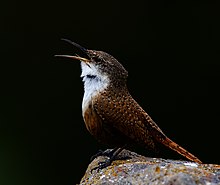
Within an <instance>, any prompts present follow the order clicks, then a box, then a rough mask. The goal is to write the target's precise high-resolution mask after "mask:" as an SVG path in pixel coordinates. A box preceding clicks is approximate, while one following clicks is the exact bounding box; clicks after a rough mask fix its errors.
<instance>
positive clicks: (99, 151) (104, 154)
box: [90, 149, 115, 161]
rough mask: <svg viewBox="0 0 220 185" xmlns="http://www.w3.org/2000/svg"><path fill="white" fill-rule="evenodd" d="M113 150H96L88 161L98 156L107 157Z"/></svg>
mask: <svg viewBox="0 0 220 185" xmlns="http://www.w3.org/2000/svg"><path fill="white" fill-rule="evenodd" d="M114 152H115V150H114V149H112V150H105V151H103V150H98V152H97V153H96V154H95V155H93V156H92V157H91V158H90V161H93V160H94V159H95V158H96V157H99V156H107V157H109V158H111V156H112V155H113V154H114Z"/></svg>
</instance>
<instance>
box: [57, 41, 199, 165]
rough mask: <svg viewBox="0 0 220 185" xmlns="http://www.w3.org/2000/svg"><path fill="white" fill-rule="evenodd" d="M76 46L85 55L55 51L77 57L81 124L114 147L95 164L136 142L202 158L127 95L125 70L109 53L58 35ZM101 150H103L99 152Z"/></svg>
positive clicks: (140, 144) (101, 140)
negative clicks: (88, 47)
mask: <svg viewBox="0 0 220 185" xmlns="http://www.w3.org/2000/svg"><path fill="white" fill-rule="evenodd" d="M62 40H64V41H66V42H68V43H70V44H72V45H73V46H74V47H76V48H77V49H79V50H80V51H81V52H82V53H83V55H85V57H81V56H79V55H78V54H76V55H56V56H57V57H65V58H70V59H74V60H78V61H80V63H81V78H82V81H83V84H84V95H83V100H82V116H83V120H84V122H85V126H86V128H87V130H88V131H89V132H90V134H91V135H92V136H93V137H95V138H96V139H97V140H98V142H100V143H103V144H105V145H107V146H112V147H113V148H114V149H113V150H112V151H111V152H109V153H106V154H107V155H108V156H109V158H108V160H106V161H105V162H102V163H100V164H99V166H98V168H100V169H101V168H105V167H107V166H108V165H110V164H111V162H112V161H114V160H115V158H116V157H117V156H118V154H119V153H121V151H122V150H123V149H124V148H126V147H127V146H132V145H138V146H141V147H143V148H144V149H146V150H147V151H150V152H152V153H153V154H154V153H155V154H156V153H157V152H158V151H159V152H161V153H163V149H166V150H171V151H172V152H174V153H175V154H178V155H180V156H182V157H183V158H185V159H188V160H190V161H192V162H195V163H199V164H201V163H202V162H201V161H200V160H199V159H198V158H197V157H196V156H195V155H193V154H192V153H190V152H189V151H187V150H186V149H185V148H183V147H182V146H180V145H179V144H177V143H176V142H174V141H173V140H171V139H170V138H169V137H168V136H166V135H165V133H164V132H163V131H162V130H161V129H160V128H159V126H158V125H157V124H156V123H155V122H154V120H153V119H152V118H151V117H150V115H149V114H148V113H147V112H146V111H145V110H144V109H143V108H142V107H141V106H140V105H139V104H138V103H137V101H136V100H135V99H134V98H133V97H132V96H131V94H130V92H129V90H128V87H127V79H128V71H127V70H126V69H125V68H124V67H123V65H122V64H121V63H120V62H119V61H118V60H117V59H116V58H114V57H113V56H112V55H110V54H108V53H106V52H104V51H99V50H90V49H86V48H84V47H82V46H81V45H79V44H77V43H75V42H73V41H71V40H68V39H62ZM104 154H105V153H104V152H103V155H104Z"/></svg>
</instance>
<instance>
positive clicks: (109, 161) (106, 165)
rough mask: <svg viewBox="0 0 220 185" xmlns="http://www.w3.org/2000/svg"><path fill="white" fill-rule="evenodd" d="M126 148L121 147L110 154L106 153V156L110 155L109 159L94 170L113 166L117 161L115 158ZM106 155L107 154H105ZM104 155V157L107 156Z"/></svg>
mask: <svg viewBox="0 0 220 185" xmlns="http://www.w3.org/2000/svg"><path fill="white" fill-rule="evenodd" d="M124 147H125V146H123V147H121V148H118V147H116V148H114V149H113V150H111V151H110V152H106V154H107V155H108V157H109V158H108V159H107V160H105V161H103V162H99V164H98V166H97V167H95V168H93V169H92V171H93V170H96V169H99V170H101V169H103V168H106V167H108V166H109V165H111V163H112V161H114V160H115V158H116V157H117V155H118V154H119V153H120V152H121V151H122V150H123V149H124ZM104 153H105V152H104ZM106 154H104V155H106Z"/></svg>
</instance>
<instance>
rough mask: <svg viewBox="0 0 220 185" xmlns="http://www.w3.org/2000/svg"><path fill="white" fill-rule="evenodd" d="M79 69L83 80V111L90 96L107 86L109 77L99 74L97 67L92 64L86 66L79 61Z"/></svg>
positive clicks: (90, 98)
mask: <svg viewBox="0 0 220 185" xmlns="http://www.w3.org/2000/svg"><path fill="white" fill-rule="evenodd" d="M81 69H82V73H81V77H82V78H83V82H84V96H83V102H82V111H83V113H84V111H85V110H86V108H87V106H88V105H89V103H90V101H91V100H92V98H93V97H95V96H96V95H97V94H98V93H99V92H101V91H103V90H104V89H106V88H107V86H108V85H109V78H108V77H107V76H106V75H103V74H100V72H99V71H98V70H97V67H95V66H94V65H92V64H90V66H88V65H87V64H85V63H84V62H81Z"/></svg>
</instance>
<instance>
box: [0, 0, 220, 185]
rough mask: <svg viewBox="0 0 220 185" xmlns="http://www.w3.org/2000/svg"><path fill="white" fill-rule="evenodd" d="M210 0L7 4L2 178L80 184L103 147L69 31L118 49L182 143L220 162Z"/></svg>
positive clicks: (134, 90) (136, 92)
mask: <svg viewBox="0 0 220 185" xmlns="http://www.w3.org/2000/svg"><path fill="white" fill-rule="evenodd" d="M210 2H211V1H193V2H191V1H190V3H187V2H186V1H178V3H177V2H176V1H124V2H122V1H109V2H105V1H74V0H71V1H70V0H63V1H15V0H12V1H3V2H1V13H3V14H2V15H1V17H0V19H1V26H0V28H1V29H0V35H1V36H0V38H1V40H0V42H1V51H0V52H1V62H0V63H1V67H0V74H1V94H2V95H1V106H2V109H1V116H0V122H1V124H0V164H1V165H0V166H1V167H0V179H1V180H0V181H1V184H4V185H5V184H10V185H11V184H16V185H17V184H34V185H35V184H42V185H43V184H47V185H61V184H62V185H70V184H76V183H79V181H80V179H81V177H82V176H83V173H84V172H85V170H86V167H87V165H88V164H89V158H90V157H91V156H92V155H93V154H95V153H96V152H97V150H98V149H100V147H101V146H100V145H99V144H98V143H97V142H96V140H95V139H93V137H92V136H90V134H89V132H87V130H86V128H85V126H84V122H83V120H82V115H81V101H82V97H83V84H82V82H81V79H80V77H79V76H80V73H81V70H80V65H79V62H77V61H71V60H68V59H60V58H55V57H54V55H55V54H75V52H76V50H75V48H73V47H72V46H71V45H69V44H67V43H65V42H63V41H61V40H60V39H61V38H67V39H71V40H73V41H75V42H77V43H79V44H81V45H82V46H84V47H86V48H89V49H96V50H103V51H106V52H108V53H110V54H112V55H113V56H114V57H116V58H117V59H118V60H119V61H120V62H121V63H122V64H123V65H124V67H125V68H126V69H127V70H128V71H129V79H128V86H129V89H130V92H131V94H132V95H133V97H134V98H135V99H136V100H137V101H138V102H139V104H140V105H141V106H142V107H143V108H144V109H145V110H146V111H147V112H148V113H149V114H150V115H151V117H152V118H153V119H154V120H155V122H156V123H157V124H158V125H159V126H160V127H161V129H162V130H163V131H164V132H165V133H166V134H167V135H168V136H170V138H172V139H173V140H174V141H176V142H177V143H179V144H180V145H182V146H183V147H185V148H186V149H188V150H189V151H190V152H192V153H193V154H195V155H196V156H198V157H199V158H200V159H201V160H202V161H203V162H204V163H220V159H219V154H220V153H219V130H218V124H219V122H220V119H219V115H220V109H219V104H220V98H219V93H220V90H219V82H220V61H219V59H220V57H219V51H220V46H219V43H220V34H219V33H220V26H219V25H220V24H219V22H220V15H219V8H220V6H219V4H217V3H214V1H212V3H210Z"/></svg>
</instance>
